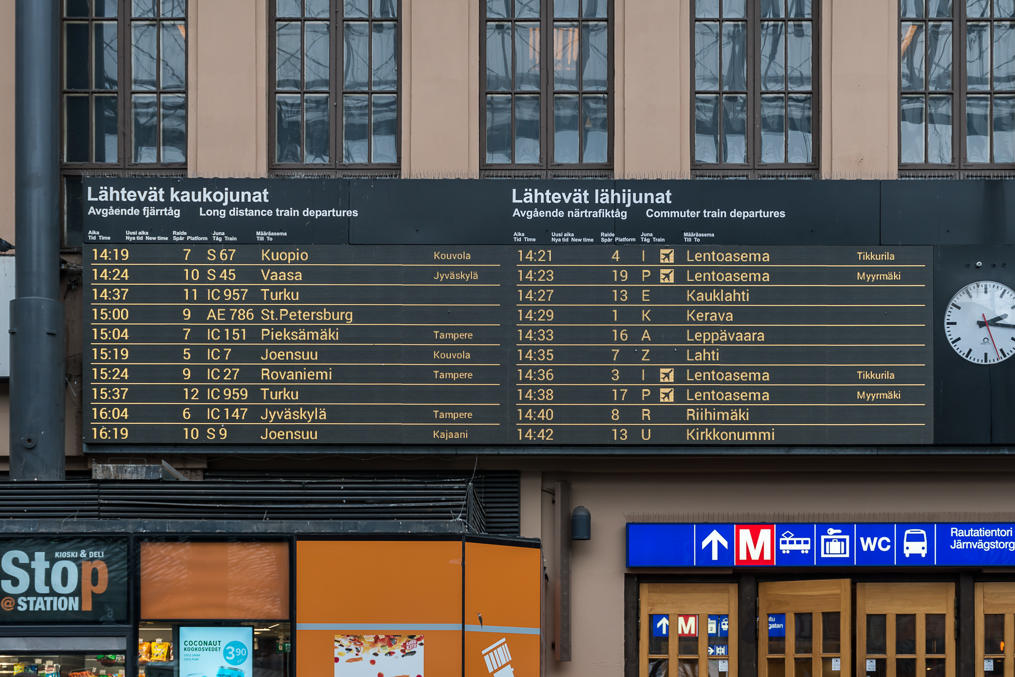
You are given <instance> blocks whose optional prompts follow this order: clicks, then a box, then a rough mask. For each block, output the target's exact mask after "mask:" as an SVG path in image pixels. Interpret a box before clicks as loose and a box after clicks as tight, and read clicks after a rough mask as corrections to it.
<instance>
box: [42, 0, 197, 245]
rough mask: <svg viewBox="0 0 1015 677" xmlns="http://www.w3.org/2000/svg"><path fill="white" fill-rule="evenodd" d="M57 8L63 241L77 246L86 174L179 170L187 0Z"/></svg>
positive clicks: (183, 151) (81, 0)
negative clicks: (59, 62)
mask: <svg viewBox="0 0 1015 677" xmlns="http://www.w3.org/2000/svg"><path fill="white" fill-rule="evenodd" d="M62 5H63V15H62V16H63V19H62V22H61V24H62V25H61V31H62V32H61V44H62V50H63V55H62V62H61V63H62V74H61V109H62V110H61V116H62V118H61V151H60V157H61V160H62V174H63V193H64V199H63V208H64V221H65V235H64V240H65V242H66V243H67V244H77V243H79V242H80V232H81V223H80V212H81V177H82V176H84V175H86V174H95V173H102V174H110V173H112V174H115V173H124V170H127V169H129V170H130V172H131V173H132V174H135V173H146V172H147V173H156V174H182V173H183V172H184V168H185V167H186V162H187V0H63V2H62ZM123 46H126V47H125V48H124V47H123Z"/></svg>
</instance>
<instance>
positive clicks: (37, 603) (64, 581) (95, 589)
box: [0, 538, 127, 623]
mask: <svg viewBox="0 0 1015 677" xmlns="http://www.w3.org/2000/svg"><path fill="white" fill-rule="evenodd" d="M126 622H127V542H126V541H124V540H120V539H103V538H69V539H52V538H17V539H2V540H0V623H126Z"/></svg>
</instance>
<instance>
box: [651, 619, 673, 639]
mask: <svg viewBox="0 0 1015 677" xmlns="http://www.w3.org/2000/svg"><path fill="white" fill-rule="evenodd" d="M649 623H650V624H651V625H652V636H653V637H669V636H670V617H669V615H667V614H650V615H649Z"/></svg>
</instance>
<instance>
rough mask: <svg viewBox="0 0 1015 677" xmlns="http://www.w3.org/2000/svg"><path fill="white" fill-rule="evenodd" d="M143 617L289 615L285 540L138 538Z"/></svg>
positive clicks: (265, 617) (260, 617)
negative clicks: (144, 540) (169, 540)
mask: <svg viewBox="0 0 1015 677" xmlns="http://www.w3.org/2000/svg"><path fill="white" fill-rule="evenodd" d="M141 618H143V619H151V620H157V619H163V620H172V619H199V618H209V619H223V620H229V619H236V620H274V619H278V620H282V619H288V618H289V545H288V544H287V543H142V544H141Z"/></svg>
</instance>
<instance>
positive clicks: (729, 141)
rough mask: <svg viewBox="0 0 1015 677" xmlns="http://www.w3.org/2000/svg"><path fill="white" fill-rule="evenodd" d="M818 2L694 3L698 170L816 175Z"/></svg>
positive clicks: (703, 173) (695, 166)
mask: <svg viewBox="0 0 1015 677" xmlns="http://www.w3.org/2000/svg"><path fill="white" fill-rule="evenodd" d="M817 4H818V3H817V2H812V0H721V1H720V0H695V3H694V40H693V49H694V55H693V57H694V58H693V68H694V78H693V85H692V86H693V88H694V122H693V125H694V131H693V137H694V139H693V141H694V143H693V153H694V157H693V169H694V172H695V174H697V175H700V176H708V175H718V176H723V175H730V176H741V177H751V176H765V175H771V176H783V175H794V174H796V175H802V176H812V175H815V174H816V173H817V169H818V153H817V145H816V143H817V139H818V131H817V122H818V115H817V101H818V98H817V94H818V92H817V73H818V69H817V62H818V57H817V55H818V46H817V40H816V37H817V36H816V31H817V25H818V23H817V19H816V10H817Z"/></svg>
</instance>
